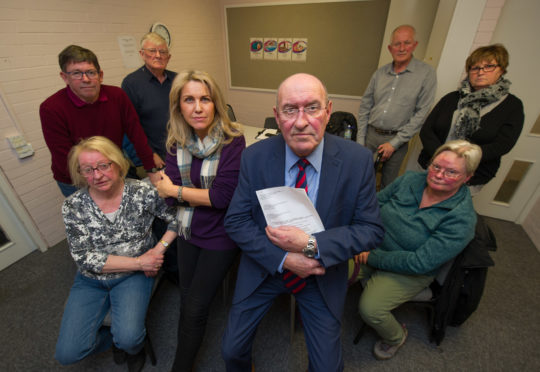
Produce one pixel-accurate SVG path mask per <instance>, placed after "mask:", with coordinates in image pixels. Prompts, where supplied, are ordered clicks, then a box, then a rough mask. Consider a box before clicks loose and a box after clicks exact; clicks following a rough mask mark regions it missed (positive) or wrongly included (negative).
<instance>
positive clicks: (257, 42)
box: [249, 37, 263, 59]
mask: <svg viewBox="0 0 540 372" xmlns="http://www.w3.org/2000/svg"><path fill="white" fill-rule="evenodd" d="M249 56H250V59H263V38H262V37H251V38H249Z"/></svg>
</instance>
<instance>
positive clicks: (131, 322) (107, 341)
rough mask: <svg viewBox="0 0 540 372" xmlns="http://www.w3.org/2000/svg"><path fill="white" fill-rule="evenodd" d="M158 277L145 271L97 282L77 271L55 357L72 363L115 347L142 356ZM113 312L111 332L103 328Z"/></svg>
mask: <svg viewBox="0 0 540 372" xmlns="http://www.w3.org/2000/svg"><path fill="white" fill-rule="evenodd" d="M153 284H154V278H147V277H146V276H145V275H144V273H143V272H142V271H138V272H136V273H134V274H131V275H127V276H122V277H120V278H117V279H109V280H97V279H92V278H88V277H86V276H84V275H82V274H81V273H80V272H77V275H76V276H75V281H74V283H73V286H72V287H71V291H70V293H69V298H68V301H67V303H66V307H65V309H64V315H63V317H62V324H61V326H60V334H59V336H58V341H57V343H56V354H55V358H56V359H57V360H58V361H59V362H60V363H61V364H72V363H75V362H78V361H80V360H82V359H83V358H85V357H87V356H88V355H91V354H94V353H98V352H101V351H105V350H107V349H109V348H110V347H111V346H112V343H113V342H114V344H115V345H116V347H117V348H119V349H122V350H124V351H126V352H127V353H128V354H136V353H138V352H139V351H140V350H141V349H142V348H143V346H144V340H145V337H146V328H145V318H146V310H147V308H148V304H149V302H150V296H151V294H152V286H153ZM109 310H110V311H111V318H112V323H111V327H110V329H109V328H108V327H102V323H103V319H104V318H105V316H106V315H107V313H108V312H109Z"/></svg>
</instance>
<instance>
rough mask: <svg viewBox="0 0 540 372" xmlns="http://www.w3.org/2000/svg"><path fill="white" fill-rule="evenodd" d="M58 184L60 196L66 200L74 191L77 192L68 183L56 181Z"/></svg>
mask: <svg viewBox="0 0 540 372" xmlns="http://www.w3.org/2000/svg"><path fill="white" fill-rule="evenodd" d="M56 183H57V184H58V188H59V189H60V192H61V193H62V195H64V196H65V197H66V198H67V197H68V196H70V195H71V194H73V193H74V192H75V191H77V190H79V189H78V188H77V187H76V186H73V185H70V184H69V183H64V182H60V181H56Z"/></svg>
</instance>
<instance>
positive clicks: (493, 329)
mask: <svg viewBox="0 0 540 372" xmlns="http://www.w3.org/2000/svg"><path fill="white" fill-rule="evenodd" d="M488 224H489V225H490V226H491V228H492V229H493V231H494V233H495V235H496V237H497V242H498V245H499V249H498V251H497V252H495V253H494V254H493V255H492V257H493V258H494V260H495V264H496V265H495V267H493V268H492V269H490V271H489V274H488V281H487V285H486V289H485V292H484V297H483V298H482V301H481V303H480V306H479V308H478V310H477V311H476V312H475V313H474V314H473V315H472V316H471V317H470V318H469V319H468V320H467V321H466V322H465V323H464V324H463V325H462V326H460V327H457V328H453V327H450V328H448V330H447V334H446V338H445V339H444V341H443V342H442V344H441V346H439V347H436V346H435V345H434V344H430V343H429V341H428V338H427V332H428V328H427V321H426V316H425V313H424V311H423V310H421V309H420V308H416V307H414V306H403V307H400V308H399V309H397V310H396V311H395V314H396V316H397V318H398V320H399V321H401V322H403V323H405V324H406V325H407V327H408V329H409V339H408V340H407V342H406V344H405V345H404V346H403V348H402V349H401V350H400V351H399V353H398V354H397V355H396V357H395V358H394V359H392V360H389V361H386V362H379V361H376V360H375V359H374V357H373V356H372V353H371V349H372V347H373V344H374V342H375V341H376V339H377V338H376V335H375V333H374V332H373V331H371V330H368V331H367V332H366V333H365V334H364V336H363V338H362V339H361V341H360V343H359V344H358V345H353V343H352V340H353V338H354V336H355V334H356V332H357V330H358V326H359V323H358V318H357V315H356V304H357V302H358V298H359V296H360V289H359V288H358V287H353V288H351V290H350V291H349V294H348V297H347V302H346V309H345V313H344V317H343V337H342V339H343V351H344V360H345V370H346V371H540V353H539V352H538V349H537V348H536V347H537V345H538V343H540V296H538V287H539V285H540V270H539V269H538V268H539V267H540V254H539V252H538V251H537V249H536V248H535V247H534V245H533V244H532V243H531V241H530V239H529V238H528V237H527V235H526V234H525V232H524V231H523V229H522V228H521V227H520V226H518V225H515V224H513V223H509V222H505V221H500V220H495V219H488ZM74 274H75V266H74V264H73V262H72V260H71V258H70V256H69V253H68V251H67V246H66V244H65V242H63V243H60V244H58V245H57V246H55V247H52V248H51V249H49V250H48V251H47V252H45V253H41V252H34V253H32V254H30V255H28V256H27V257H25V258H24V259H22V260H21V261H19V262H17V263H15V264H14V265H12V266H10V267H8V268H7V269H5V270H3V271H2V272H0V336H1V344H0V371H126V370H127V367H126V366H125V365H124V366H116V365H115V364H114V363H113V362H112V354H111V352H110V351H107V352H104V353H102V354H99V355H93V356H91V357H89V358H87V359H85V360H83V361H82V362H80V363H78V364H76V365H73V366H68V367H63V366H61V365H60V364H58V363H57V362H56V361H55V360H54V358H53V354H54V347H55V343H56V337H57V334H58V328H59V324H60V320H61V317H62V310H63V305H64V302H65V299H66V297H67V295H68V292H69V288H70V286H71V284H72V281H73V276H74ZM229 302H230V296H229V298H228V301H227V303H224V301H223V296H222V294H221V293H220V294H219V295H218V296H217V297H216V299H215V301H214V303H213V305H212V310H211V315H210V320H209V323H208V329H207V334H206V337H205V341H204V344H203V346H202V348H201V351H200V355H199V362H198V364H197V367H196V371H223V370H224V365H223V361H222V359H221V354H220V344H221V336H222V334H223V329H224V326H225V321H226V316H227V311H228V306H229ZM288 306H289V299H288V297H287V296H283V297H279V298H278V299H277V301H276V302H275V304H274V306H273V307H272V308H271V310H270V312H269V313H268V314H267V316H266V317H265V318H264V320H263V322H262V323H261V325H260V327H259V331H258V334H257V337H256V340H255V344H254V349H253V359H254V363H255V367H256V371H257V372H264V371H301V372H303V371H305V370H306V368H307V353H306V347H305V343H304V339H303V334H302V330H301V328H300V327H298V328H297V330H296V332H295V335H294V340H293V342H292V343H290V341H289V328H288V327H289V324H288V319H289V318H288V316H289V312H288V309H289V308H288ZM178 307H179V298H178V288H177V287H176V286H174V285H173V284H171V283H169V282H168V281H165V282H164V284H163V286H162V287H161V288H160V290H159V292H158V293H156V296H155V297H154V300H153V302H152V304H151V306H150V309H149V316H148V317H149V318H148V319H149V333H150V335H151V338H152V341H153V344H154V348H155V350H156V354H157V365H156V366H152V365H150V364H149V363H148V362H147V365H146V366H145V368H144V371H168V370H169V369H170V367H171V364H172V361H173V357H174V351H175V347H176V327H177V318H178V315H177V314H178Z"/></svg>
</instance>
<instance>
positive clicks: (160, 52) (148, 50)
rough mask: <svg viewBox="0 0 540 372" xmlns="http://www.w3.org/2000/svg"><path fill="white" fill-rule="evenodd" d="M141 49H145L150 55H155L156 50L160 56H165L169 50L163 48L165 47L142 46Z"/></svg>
mask: <svg viewBox="0 0 540 372" xmlns="http://www.w3.org/2000/svg"><path fill="white" fill-rule="evenodd" d="M142 50H144V51H146V53H148V54H149V55H151V56H152V57H153V56H155V55H156V54H157V53H158V52H159V54H160V55H161V56H163V57H167V56H168V55H169V51H168V50H165V49H154V48H152V49H145V48H142Z"/></svg>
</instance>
